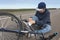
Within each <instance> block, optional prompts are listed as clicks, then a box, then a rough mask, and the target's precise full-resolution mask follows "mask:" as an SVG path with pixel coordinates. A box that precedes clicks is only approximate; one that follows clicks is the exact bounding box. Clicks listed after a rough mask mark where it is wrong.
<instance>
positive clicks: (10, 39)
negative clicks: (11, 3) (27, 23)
mask: <svg viewBox="0 0 60 40" xmlns="http://www.w3.org/2000/svg"><path fill="white" fill-rule="evenodd" d="M1 28H4V29H7V30H19V31H21V29H22V28H21V21H20V20H19V19H18V18H17V17H16V16H15V15H13V14H11V13H7V12H0V29H1ZM0 34H1V35H0V40H19V36H18V35H16V33H11V32H3V31H1V32H0ZM17 38H18V39H17Z"/></svg>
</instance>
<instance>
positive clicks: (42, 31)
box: [35, 24, 51, 34]
mask: <svg viewBox="0 0 60 40" xmlns="http://www.w3.org/2000/svg"><path fill="white" fill-rule="evenodd" d="M49 31H51V26H50V25H48V24H47V26H46V28H44V29H41V30H35V33H37V32H38V33H43V34H44V33H47V32H49Z"/></svg>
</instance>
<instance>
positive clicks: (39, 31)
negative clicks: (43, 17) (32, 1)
mask: <svg viewBox="0 0 60 40" xmlns="http://www.w3.org/2000/svg"><path fill="white" fill-rule="evenodd" d="M32 19H33V20H35V21H38V18H37V17H36V16H33V17H32ZM50 30H51V26H50V25H49V24H46V27H45V28H44V29H40V30H35V32H38V33H47V32H49V31H50Z"/></svg>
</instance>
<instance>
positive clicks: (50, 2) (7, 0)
mask: <svg viewBox="0 0 60 40" xmlns="http://www.w3.org/2000/svg"><path fill="white" fill-rule="evenodd" d="M40 2H45V3H46V5H47V8H60V0H0V9H24V8H37V5H38V3H40Z"/></svg>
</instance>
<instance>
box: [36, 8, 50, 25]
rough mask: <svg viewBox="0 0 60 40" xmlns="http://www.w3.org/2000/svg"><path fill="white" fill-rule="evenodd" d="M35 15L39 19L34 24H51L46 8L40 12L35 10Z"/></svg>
mask: <svg viewBox="0 0 60 40" xmlns="http://www.w3.org/2000/svg"><path fill="white" fill-rule="evenodd" d="M35 16H37V17H38V19H39V21H36V24H37V25H38V26H42V25H44V24H49V25H51V22H50V12H49V11H48V9H46V10H45V12H44V13H40V12H39V11H37V12H36V14H35Z"/></svg>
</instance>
